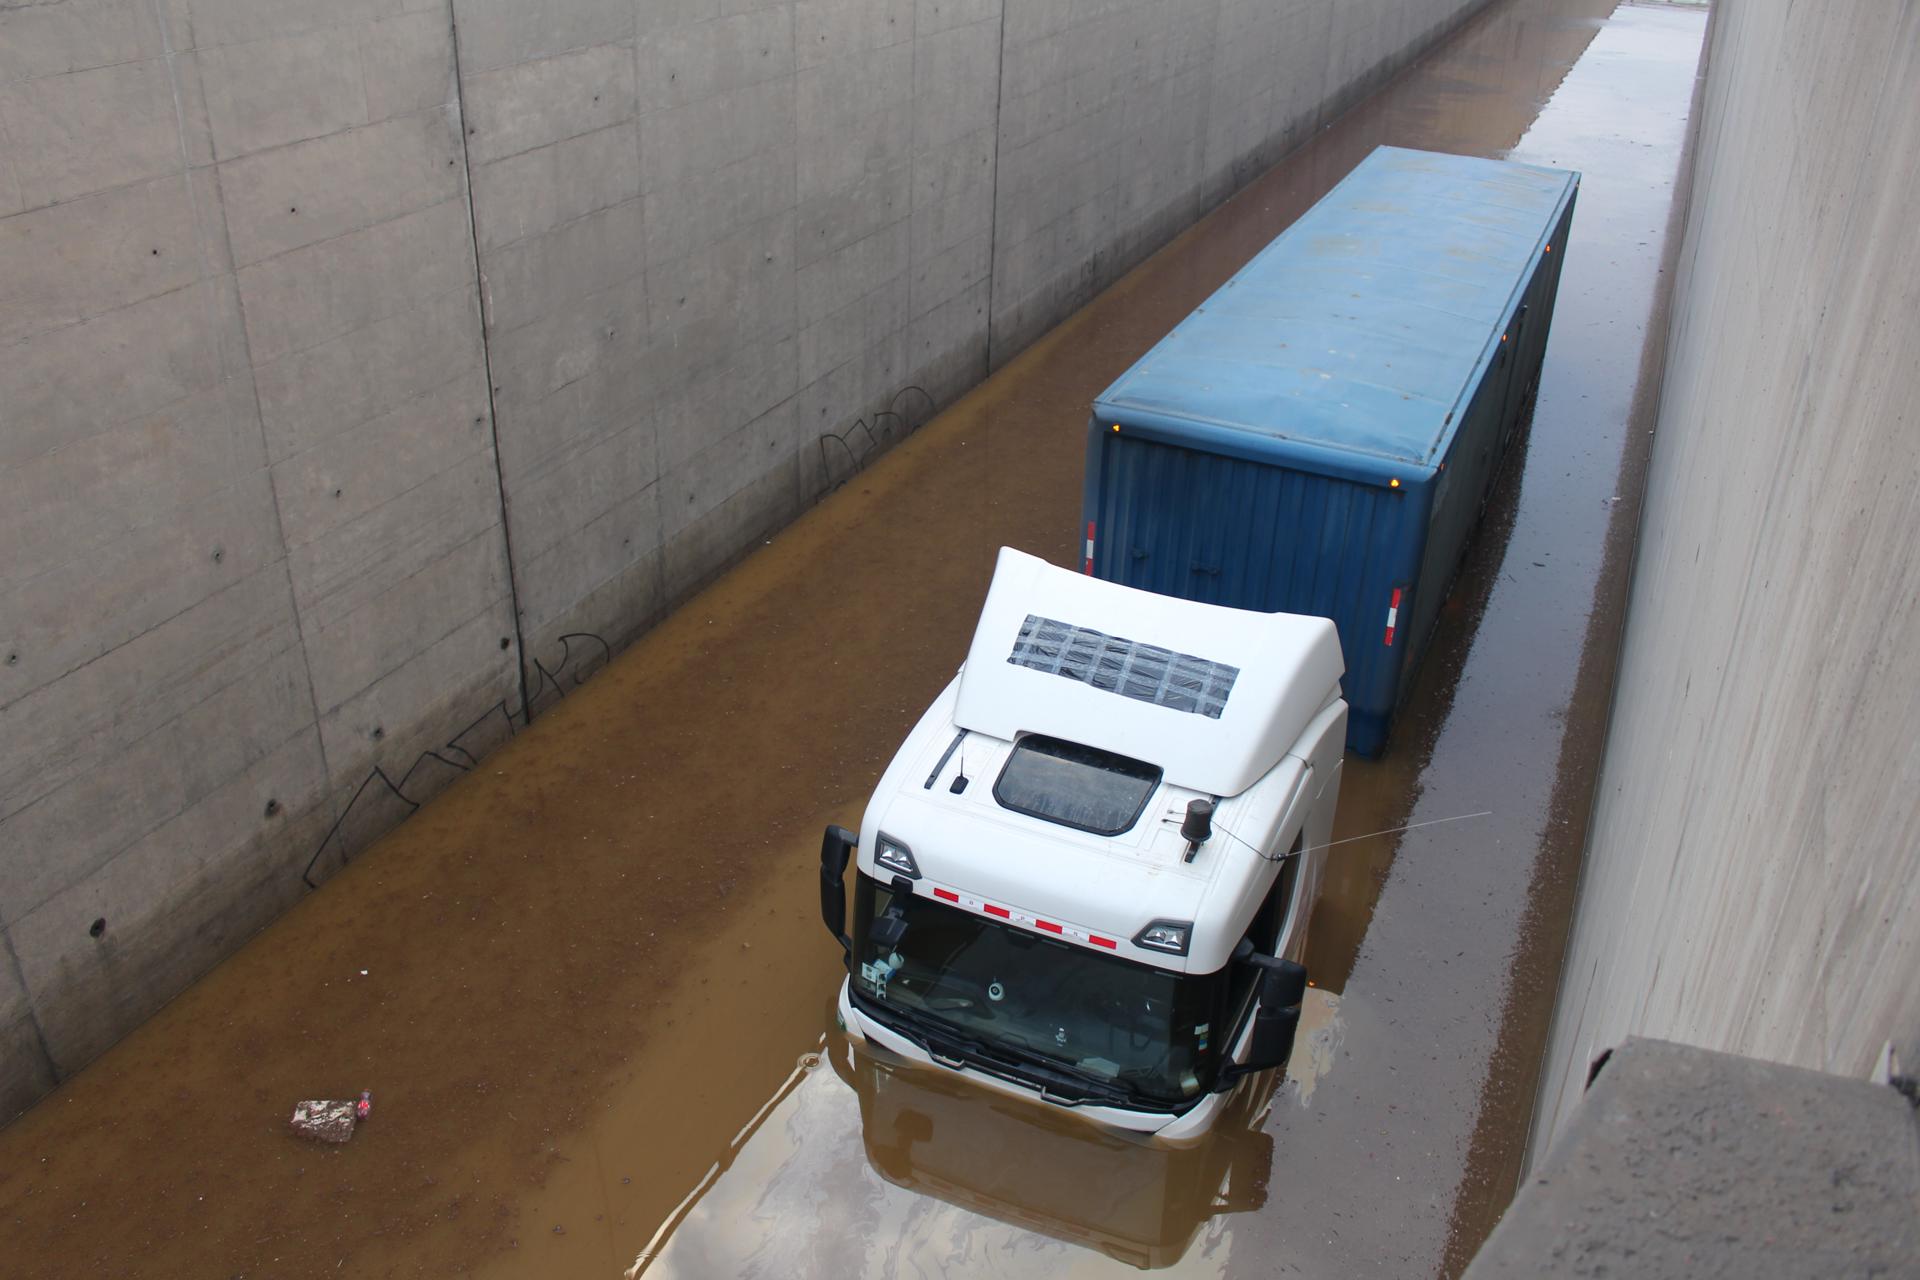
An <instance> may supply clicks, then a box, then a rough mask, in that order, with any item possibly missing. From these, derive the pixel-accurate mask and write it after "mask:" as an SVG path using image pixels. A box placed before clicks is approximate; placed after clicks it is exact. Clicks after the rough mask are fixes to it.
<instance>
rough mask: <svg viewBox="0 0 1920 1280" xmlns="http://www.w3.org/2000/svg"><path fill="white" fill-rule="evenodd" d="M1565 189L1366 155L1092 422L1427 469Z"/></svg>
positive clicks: (1098, 408)
mask: <svg viewBox="0 0 1920 1280" xmlns="http://www.w3.org/2000/svg"><path fill="white" fill-rule="evenodd" d="M1576 181H1577V176H1576V175H1574V174H1571V173H1565V172H1559V171H1556V170H1552V169H1541V168H1536V167H1535V166H1532V165H1522V164H1515V163H1512V162H1511V161H1502V160H1483V159H1479V158H1476V157H1471V156H1451V155H1441V154H1437V153H1435V152H1429V151H1408V150H1404V149H1402V148H1399V147H1380V148H1378V149H1376V150H1375V151H1374V152H1373V153H1372V154H1371V155H1369V156H1368V157H1367V158H1366V159H1365V160H1363V161H1362V162H1361V163H1360V164H1359V166H1358V167H1356V168H1355V169H1354V171H1353V172H1352V173H1351V174H1349V175H1348V176H1347V178H1346V179H1345V180H1344V181H1343V182H1341V183H1340V185H1339V186H1337V187H1335V188H1334V189H1333V191H1331V192H1329V193H1328V195H1327V196H1326V197H1325V198H1324V199H1322V200H1321V201H1320V203H1318V204H1316V205H1315V206H1314V207H1313V208H1312V209H1310V210H1308V211H1307V213H1306V214H1304V215H1302V217H1301V218H1300V220H1299V221H1298V222H1296V223H1294V224H1293V226H1292V227H1290V228H1289V229H1288V230H1287V231H1286V233H1285V234H1283V235H1282V236H1280V237H1279V238H1278V239H1277V240H1275V241H1274V242H1273V243H1272V244H1270V245H1268V246H1267V247H1266V249H1264V250H1262V251H1261V252H1260V254H1259V255H1258V256H1257V257H1255V258H1254V259H1253V261H1251V262H1249V263H1248V264H1247V265H1246V266H1245V267H1243V268H1241V270H1240V272H1239V274H1238V275H1236V276H1234V277H1233V279H1231V280H1229V281H1228V282H1227V283H1226V284H1224V285H1222V286H1221V287H1220V289H1219V290H1218V291H1216V292H1215V293H1214V295H1213V296H1212V297H1211V298H1209V299H1207V301H1206V302H1205V303H1203V304H1202V305H1201V306H1200V308H1199V309H1198V310H1196V311H1195V312H1194V313H1193V314H1192V315H1191V316H1189V317H1188V318H1187V319H1186V320H1185V321H1183V322H1182V323H1181V324H1180V325H1179V327H1178V328H1176V329H1175V330H1174V331H1173V332H1172V333H1170V334H1168V335H1167V336H1166V337H1165V338H1163V339H1162V340H1161V341H1160V342H1159V344H1158V345H1156V346H1155V347H1154V348H1153V350H1151V351H1149V352H1148V353H1147V354H1146V355H1145V356H1143V357H1142V358H1141V359H1140V361H1139V363H1137V364H1135V365H1134V366H1133V368H1132V369H1130V370H1128V371H1127V372H1126V373H1125V374H1123V375H1122V376H1121V378H1120V380H1119V381H1117V382H1115V383H1114V384H1113V386H1111V387H1109V388H1108V389H1107V392H1106V394H1105V395H1103V396H1102V397H1101V398H1100V399H1099V400H1098V401H1097V402H1096V403H1095V405H1094V413H1095V415H1096V416H1097V417H1099V418H1101V419H1103V420H1104V419H1107V418H1113V419H1115V420H1117V421H1125V420H1126V419H1127V417H1128V416H1129V414H1130V412H1132V413H1137V414H1145V415H1147V416H1148V417H1149V418H1156V419H1161V420H1165V419H1175V420H1185V421H1189V422H1195V423H1204V424H1208V425H1212V426H1219V427H1230V428H1235V429H1238V430H1240V431H1246V432H1250V433H1253V434H1255V435H1259V436H1266V437H1270V438H1272V439H1273V440H1275V441H1282V440H1284V441H1293V442H1296V443H1302V444H1310V445H1315V446H1320V447H1324V448H1331V449H1335V450H1340V451H1343V452H1347V453H1354V454H1363V455H1371V456H1373V457H1376V458H1379V459H1382V460H1386V461H1389V462H1402V463H1408V464H1412V465H1415V466H1432V465H1433V464H1434V463H1436V462H1438V461H1439V460H1440V459H1441V457H1442V456H1443V455H1444V454H1445V452H1446V447H1447V443H1448V439H1449V437H1450V435H1451V433H1452V430H1453V428H1454V427H1455V426H1456V425H1457V423H1458V421H1459V418H1460V413H1459V410H1461V409H1462V408H1464V406H1463V405H1462V404H1461V403H1460V402H1461V399H1462V397H1463V396H1464V395H1465V394H1466V393H1467V392H1468V391H1469V390H1470V389H1471V387H1472V386H1473V384H1474V382H1475V381H1476V379H1477V375H1478V370H1479V367H1480V365H1481V363H1482V362H1483V361H1484V360H1485V359H1486V358H1487V357H1488V356H1490V354H1491V349H1492V346H1493V345H1494V344H1496V343H1497V342H1498V340H1499V335H1498V332H1497V330H1498V328H1499V326H1500V324H1501V322H1502V321H1503V319H1504V318H1505V317H1506V316H1507V314H1508V313H1509V311H1510V310H1511V309H1512V307H1513V305H1514V303H1515V298H1516V295H1517V293H1518V291H1519V289H1520V288H1521V287H1522V286H1523V285H1524V284H1525V283H1526V280H1527V275H1528V272H1527V264H1528V263H1529V262H1531V261H1532V260H1533V258H1534V256H1535V255H1536V254H1538V253H1540V252H1541V251H1542V247H1543V246H1542V240H1543V235H1544V231H1543V229H1544V228H1550V227H1552V226H1553V225H1554V223H1555V220H1556V218H1555V211H1556V210H1557V209H1559V208H1560V207H1562V206H1563V205H1564V204H1565V203H1566V202H1567V201H1568V200H1569V199H1571V197H1572V190H1573V186H1574V184H1575V182H1576Z"/></svg>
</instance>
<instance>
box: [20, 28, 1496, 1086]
mask: <svg viewBox="0 0 1920 1280" xmlns="http://www.w3.org/2000/svg"><path fill="white" fill-rule="evenodd" d="M1477 3H1478V0H1295V2H1293V3H1285V4H1282V3H1272V2H1271V0H1005V4H1004V6H1003V4H1002V2H1001V0H546V2H545V3H536V2H534V0H44V2H42V0H30V2H28V3H18V2H14V3H7V2H6V0H0V348H3V351H0V545H4V546H5V548H6V554H5V556H4V557H0V653H3V654H4V656H3V657H0V729H4V732H0V944H3V945H0V950H3V951H4V955H0V1117H3V1116H6V1115H11V1114H12V1113H13V1112H14V1111H15V1110H16V1109H17V1108H18V1107H20V1106H22V1105H24V1104H25V1103H26V1102H28V1101H30V1100H31V1099H32V1098H34V1097H36V1096H38V1095H39V1094H40V1093H42V1092H44V1090H45V1089H47V1088H48V1087H50V1086H51V1085H52V1084H53V1083H54V1082H56V1081H57V1080H58V1079H60V1078H62V1077H64V1076H65V1075H67V1074H69V1073H70V1072H72V1071H74V1070H76V1069H77V1068H78V1067H80V1066H81V1065H83V1064H84V1063H86V1062H87V1061H88V1060H89V1059H91V1058H92V1057H93V1056H95V1055H96V1054H97V1053H99V1052H100V1051H101V1050H102V1049H103V1048H105V1047H106V1046H107V1045H108V1044H110V1043H112V1042H113V1041H114V1040H115V1039H117V1038H118V1037H119V1036H120V1035H122V1034H124V1033H125V1031H126V1030H128V1029H129V1028H130V1027H132V1026H134V1025H136V1024H137V1023H138V1022H139V1021H140V1020H142V1019H143V1018H145V1017H146V1016H147V1015H148V1014H150V1013H151V1012H152V1011H153V1010H154V1009H156V1008H157V1007H159V1005H160V1004H162V1003H164V1002H165V1001H166V1000H167V999H168V998H169V997H170V996H172V995H173V994H174V993H175V992H176V991H178V990H179V989H180V988H181V987H182V986H184V985H185V984H186V983H187V982H189V981H191V980H192V979H193V978H194V977H195V976H196V975H198V974H199V973H201V972H203V971H204V970H205V969H206V968H207V967H208V966H209V965H211V964H212V963H214V962H215V961H216V960H218V959H219V958H220V957H221V956H223V955H225V954H226V953H227V952H229V951H230V950H231V949H232V948H233V947H234V946H236V945H237V944H238V943H239V941H240V940H242V939H244V938H245V937H246V936H247V935H248V934H250V933H251V932H252V931H254V930H255V929H256V928H258V927H259V926H260V925H261V924H263V923H264V922H266V921H267V920H268V919H270V918H272V917H273V916H274V915H275V914H276V913H277V912H279V911H281V910H282V909H284V908H285V907H286V906H287V905H289V904H290V903H291V902H292V901H294V900H295V899H296V898H297V897H298V896H299V894H300V893H301V892H303V891H304V889H305V886H307V885H308V884H317V883H319V882H320V881H321V880H322V879H324V877H325V876H326V875H327V874H328V873H329V872H330V871H332V870H336V869H337V868H338V867H339V866H340V865H341V864H342V862H343V861H344V860H345V859H346V858H348V857H350V856H351V855H352V854H353V853H355V852H357V851H358V850H359V849H360V848H363V847H364V846H365V845H366V844H367V842H368V841H370V840H371V839H372V838H374V837H375V836H377V835H378V834H379V833H380V832H381V831H383V830H385V829H387V828H388V827H390V826H391V825H392V824H393V823H395V822H397V821H399V820H400V819H402V818H404V817H405V816H406V815H407V814H408V813H410V812H412V811H413V809H415V808H417V807H418V805H419V804H420V803H421V802H423V801H424V800H426V799H427V798H429V797H430V796H431V795H432V794H433V793H434V792H436V791H437V790H438V789H439V788H440V787H442V786H444V785H445V784H446V783H447V782H448V781H450V780H451V779H452V778H454V777H456V776H458V774H459V773H460V772H461V771H463V770H465V769H468V768H471V767H472V766H473V765H474V764H475V763H476V762H477V760H478V759H479V758H480V757H481V756H482V755H484V754H485V752H486V751H487V750H489V749H490V748H492V747H493V746H495V745H497V744H498V743H499V742H500V741H502V740H504V738H505V737H506V736H507V735H509V734H511V733H512V732H513V729H514V727H515V725H516V724H524V723H525V721H526V720H527V719H528V718H529V717H530V716H531V715H532V714H534V713H536V712H537V711H538V710H539V708H540V707H541V706H543V705H546V704H547V703H549V702H550V701H551V700H553V699H554V698H556V697H559V696H561V695H562V694H563V693H564V690H565V689H566V688H568V687H570V685H571V683H573V682H575V681H577V680H579V679H580V678H583V677H584V675H586V674H588V673H590V672H591V671H592V670H593V669H594V668H595V667H597V666H598V665H599V664H600V663H602V662H604V661H605V660H606V658H607V657H608V656H610V655H611V653H612V652H614V651H615V650H617V649H618V648H620V647H621V646H622V645H623V644H625V643H626V642H627V641H628V640H630V639H631V638H632V637H633V636H634V635H636V634H637V633H638V632H640V631H641V630H643V629H644V628H645V627H646V626H648V625H649V624H650V623H651V622H652V621H653V620H655V619H656V618H658V617H659V616H660V615H661V613H662V612H663V611H664V610H666V609H667V608H669V607H671V606H672V605H673V604H674V603H675V602H676V601H678V600H680V599H682V598H684V597H685V596H686V595H687V594H688V593H689V592H690V591H691V590H693V589H694V588H696V587H697V586H698V585H699V584H700V583H702V582H703V581H705V580H706V579H708V578H709V577H711V576H712V574H714V573H715V572H716V571H717V570H718V569H719V568H721V567H723V566H724V565H725V564H726V563H727V562H728V561H729V560H730V559H731V558H732V557H734V556H736V555H738V554H740V553H741V552H742V551H743V549H745V548H746V547H749V546H751V545H753V543H754V541H755V540H756V539H757V538H758V537H759V536H761V535H762V534H763V533H765V532H766V531H767V530H769V529H771V528H773V527H775V526H777V525H778V524H780V523H782V522H784V521H786V520H788V519H790V518H791V517H792V516H793V515H794V514H795V513H796V512H798V511H799V510H801V509H802V508H803V507H804V506H805V505H807V504H808V503H810V502H812V501H814V500H815V499H816V498H817V497H818V496H819V495H820V494H822V493H823V492H825V491H826V490H828V489H829V488H831V487H832V486H834V485H835V484H837V483H838V482H840V481H842V480H844V479H845V478H846V477H847V476H848V475H850V474H852V473H853V471H855V470H857V468H858V467H859V466H860V465H861V464H862V462H863V461H864V459H865V457H866V456H867V455H868V454H870V453H871V452H872V451H873V450H874V449H875V448H878V447H883V446H884V445H885V444H886V443H887V442H889V441H890V440H892V439H894V438H897V437H898V436H899V435H901V434H904V433H905V432H906V431H908V430H910V429H911V428H912V427H913V426H915V425H917V424H918V423H919V422H920V421H923V420H924V419H925V418H926V417H927V416H929V415H930V414H931V413H932V412H933V411H934V409H935V408H936V407H938V406H940V405H943V404H945V403H947V402H949V401H950V400H952V399H953V398H954V397H955V396H956V395H958V394H959V393H960V392H961V391H963V390H964V389H966V388H967V387H969V386H970V385H972V384H973V383H975V382H977V381H978V380H979V379H980V378H981V377H983V376H984V375H985V373H986V371H987V370H988V368H989V367H990V366H991V364H993V363H995V362H998V361H1000V360H1004V359H1006V358H1008V357H1009V356H1010V355H1011V354H1012V353H1014V352H1017V351H1018V350H1019V349H1020V348H1021V347H1022V346H1023V345H1025V344H1026V343H1027V342H1029V341H1030V340H1032V339H1033V338H1034V337H1035V336H1037V335H1038V334H1040V333H1041V332H1043V331H1044V330H1045V329H1046V328H1048V327H1049V326H1050V325H1052V324H1053V323H1055V322H1056V321H1058V320H1059V319H1060V318H1062V317H1063V316H1065V315H1066V314H1068V313H1069V312H1070V311H1071V310H1072V309H1073V308H1075V307H1076V306H1078V305H1079V304H1080V303H1081V302H1083V301H1084V300H1085V299H1086V298H1088V297H1090V296H1091V295H1092V294H1093V293H1094V292H1096V291H1097V290H1098V289H1100V288H1102V287H1104V286H1105V285H1106V284H1107V283H1109V282H1111V281H1112V280H1114V279H1115V278H1117V277H1118V276H1119V275H1120V274H1121V273H1122V272H1123V271H1124V270H1125V269H1126V268H1127V267H1128V266H1130V265H1132V264H1133V263H1134V262H1136V261H1138V260H1139V259H1140V258H1142V257H1144V256H1145V255H1146V254H1147V253H1149V252H1150V251H1151V250H1153V249H1154V248H1156V247H1157V246H1158V245H1159V244H1160V243H1162V242H1163V241H1165V240H1166V239H1167V238H1168V237H1170V236H1171V235H1172V234H1173V233H1174V232H1176V231H1178V230H1179V229H1181V228H1182V227H1184V226H1185V225H1187V224H1188V223H1189V222H1191V221H1192V220H1193V219H1194V218H1195V217H1196V216H1198V214H1200V213H1201V212H1203V211H1204V210H1205V209H1206V208H1208V207H1209V206H1211V205H1212V204H1213V203H1215V202H1216V201H1218V200H1219V199H1220V198H1222V197H1223V196H1224V195H1226V194H1227V193H1229V192H1230V191H1231V190H1232V189H1233V188H1234V187H1235V186H1237V185H1238V184H1239V183H1241V182H1242V181H1244V180H1245V179H1246V178H1248V177H1250V176H1251V175H1252V174H1254V173H1256V172H1258V171H1259V170H1260V169H1261V168H1262V167H1263V166H1265V165H1266V164H1267V163H1269V162H1270V161H1271V160H1273V159H1274V158H1276V157H1277V156H1278V155H1279V154H1280V153H1281V152H1282V151H1284V150H1285V149H1286V148H1287V147H1289V146H1290V145H1292V143H1293V142H1294V141H1296V140H1297V139H1299V138H1300V137H1302V136H1304V134H1305V133H1306V132H1307V131H1308V130H1310V129H1311V128H1313V127H1314V126H1315V124H1316V123H1317V122H1318V121H1319V120H1321V119H1323V118H1324V117H1326V116H1327V115H1328V114H1330V113H1331V112H1333V111H1334V110H1337V109H1338V108H1339V107H1341V106H1343V105H1345V104H1346V103H1347V102H1348V101H1351V100H1352V99H1353V98H1354V97H1356V96H1357V95H1359V94H1360V93H1362V92H1364V91H1365V90H1367V89H1369V88H1371V87H1372V86H1373V85H1374V84H1375V83H1377V82H1378V81H1379V80H1380V79H1381V78H1382V77H1383V76H1384V74H1385V73H1386V72H1387V71H1388V70H1390V69H1391V68H1392V67H1394V66H1396V65H1398V64H1399V63H1400V62H1402V61H1404V60H1405V59H1406V58H1408V57H1409V56H1411V55H1412V54H1413V53H1414V52H1416V51H1417V50H1418V49H1419V48H1420V47H1422V46H1423V45H1424V44H1425V43H1426V42H1427V41H1429V40H1430V39H1431V38H1433V37H1434V36H1435V35H1436V34H1438V33H1439V32H1442V31H1444V30H1445V29H1447V28H1448V27H1449V26H1450V25H1451V24H1452V23H1454V22H1455V21H1457V19H1458V18H1459V17H1460V16H1461V15H1462V14H1463V13H1464V12H1466V11H1467V10H1469V9H1471V8H1473V7H1474V6H1475V4H1477Z"/></svg>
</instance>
